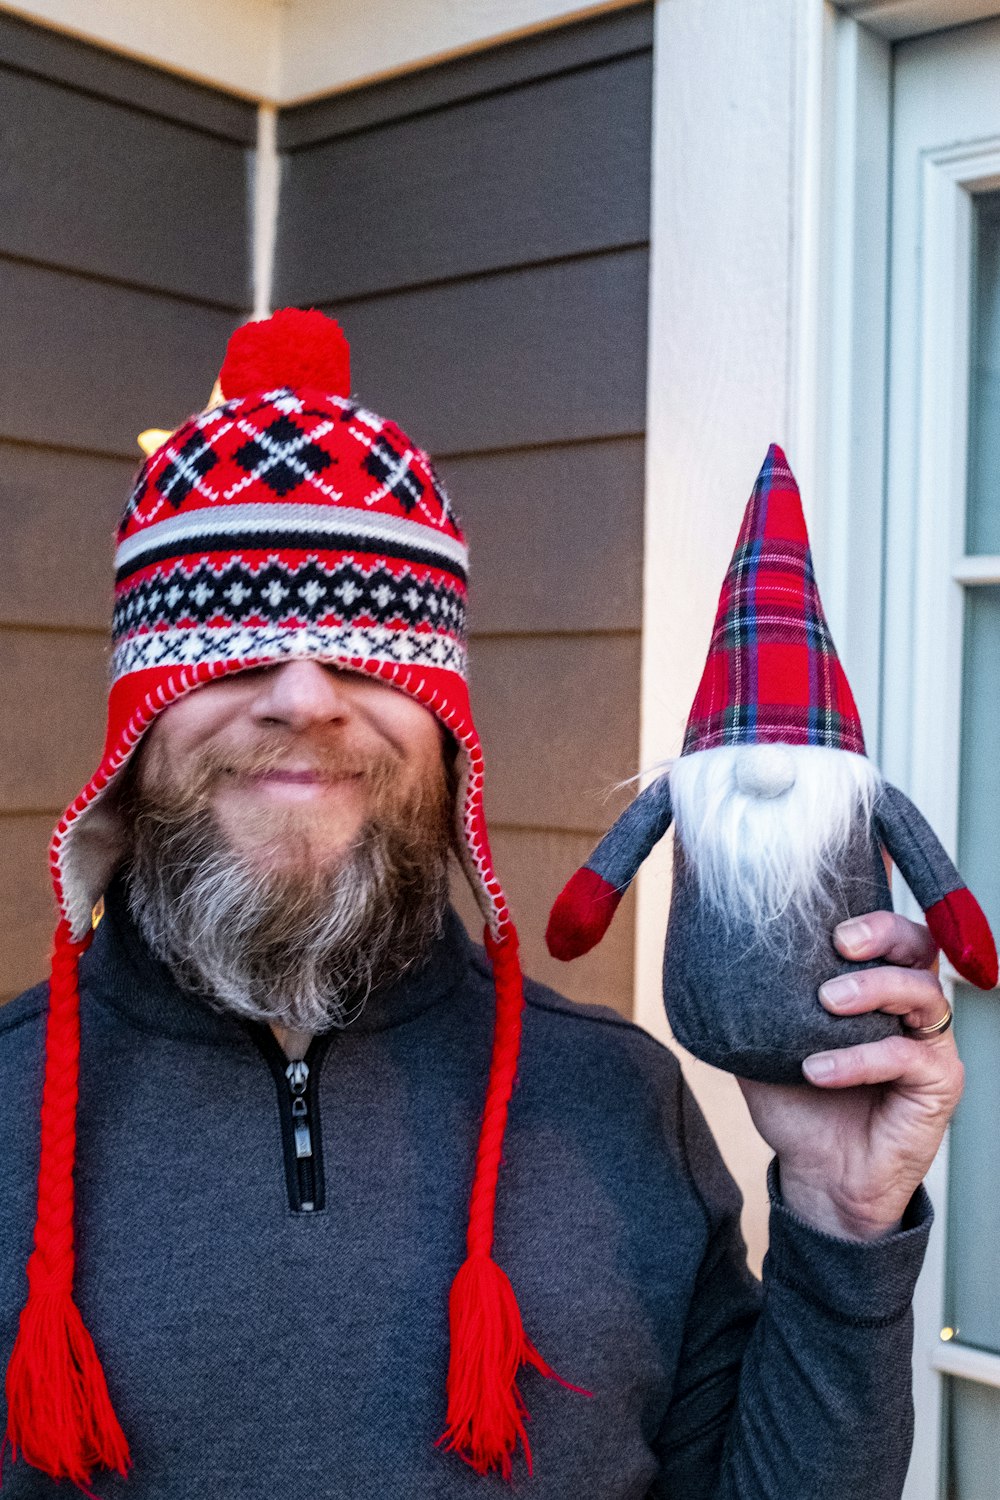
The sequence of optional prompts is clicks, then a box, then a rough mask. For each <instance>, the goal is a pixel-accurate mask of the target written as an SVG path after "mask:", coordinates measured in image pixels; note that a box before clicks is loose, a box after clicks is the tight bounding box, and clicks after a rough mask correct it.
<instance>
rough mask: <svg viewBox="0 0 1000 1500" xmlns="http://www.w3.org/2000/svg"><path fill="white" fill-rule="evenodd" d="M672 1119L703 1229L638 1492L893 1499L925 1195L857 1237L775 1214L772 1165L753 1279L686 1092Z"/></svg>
mask: <svg viewBox="0 0 1000 1500" xmlns="http://www.w3.org/2000/svg"><path fill="white" fill-rule="evenodd" d="M684 1113H685V1117H686V1119H687V1122H688V1123H687V1136H688V1142H689V1155H690V1159H691V1163H692V1176H693V1178H694V1181H695V1182H696V1184H697V1186H698V1191H699V1194H700V1196H701V1198H702V1202H703V1204H704V1209H705V1213H706V1215H707V1218H708V1222H709V1227H710V1238H709V1245H708V1250H707V1253H706V1255H705V1258H704V1261H703V1264H702V1269H701V1273H700V1276H699V1279H698V1283H697V1286H696V1289H695V1295H694V1297H693V1298H692V1303H691V1308H690V1314H689V1319H688V1327H687V1332H686V1337H685V1343H684V1350H683V1354H682V1360H681V1367H680V1369H679V1371H678V1376H677V1381H676V1384H675V1390H674V1397H673V1401H672V1403H671V1407H670V1410H669V1411H668V1413H667V1417H666V1420H665V1421H664V1423H663V1425H662V1428H661V1433H660V1440H659V1445H658V1458H659V1462H660V1475H659V1479H658V1481H657V1484H656V1486H655V1487H654V1488H653V1490H652V1491H651V1493H650V1500H669V1497H675V1500H676V1497H678V1496H681V1495H683V1496H684V1500H790V1497H794V1500H899V1497H900V1495H901V1494H902V1490H903V1483H904V1480H905V1477H906V1469H907V1465H908V1463H909V1455H910V1448H911V1444H912V1434H913V1404H912V1395H911V1377H910V1360H911V1354H912V1341H913V1319H912V1312H911V1301H912V1297H913V1288H914V1285H915V1283H916V1279H917V1275H918V1273H919V1270H920V1267H921V1264H922V1262H923V1257H924V1251H925V1249H926V1245H927V1236H928V1233H929V1231H930V1224H931V1218H932V1212H931V1208H930V1201H929V1199H928V1198H927V1195H926V1193H925V1192H924V1190H923V1188H921V1189H919V1190H918V1192H917V1194H916V1195H915V1196H914V1198H913V1200H912V1202H911V1204H910V1207H909V1209H908V1212H907V1217H906V1219H905V1220H904V1227H903V1229H902V1230H900V1231H899V1233H897V1234H894V1235H891V1236H890V1237H889V1238H887V1239H885V1240H880V1241H878V1242H877V1243H874V1244H854V1243H851V1242H849V1241H846V1240H839V1239H835V1238H834V1237H833V1236H831V1235H827V1234H824V1233H822V1232H820V1231H819V1230H815V1229H813V1228H811V1227H810V1226H809V1225H807V1224H805V1223H803V1222H802V1220H800V1219H798V1218H797V1217H796V1216H795V1215H794V1214H793V1213H792V1212H791V1211H790V1210H789V1209H787V1208H786V1207H785V1206H784V1204H783V1203H782V1201H781V1196H780V1185H779V1180H778V1172H777V1167H776V1165H775V1164H774V1163H772V1166H771V1169H770V1171H769V1174H768V1188H769V1192H770V1197H771V1224H770V1249H769V1251H768V1254H767V1257H766V1259H765V1261H764V1279H763V1286H762V1287H758V1286H757V1283H756V1282H754V1281H753V1278H751V1277H750V1276H749V1273H748V1272H747V1271H746V1268H745V1266H744V1265H743V1263H742V1256H743V1240H742V1236H741V1234H740V1229H739V1208H740V1199H739V1193H738V1192H737V1190H736V1188H735V1187H734V1185H733V1183H732V1181H731V1179H730V1178H729V1177H728V1174H727V1173H726V1171H725V1168H724V1167H723V1166H722V1163H721V1161H720V1160H719V1158H718V1152H717V1150H716V1149H715V1146H714V1143H713V1142H712V1141H711V1137H710V1136H709V1135H708V1131H707V1127H706V1126H705V1125H704V1122H703V1121H702V1120H701V1117H700V1115H699V1114H698V1111H697V1106H695V1105H693V1103H691V1102H690V1101H687V1102H686V1103H685V1106H684Z"/></svg>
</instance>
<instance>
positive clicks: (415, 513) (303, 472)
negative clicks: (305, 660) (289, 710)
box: [112, 389, 467, 678]
mask: <svg viewBox="0 0 1000 1500" xmlns="http://www.w3.org/2000/svg"><path fill="white" fill-rule="evenodd" d="M466 571H467V554H466V548H465V543H464V540H463V539H462V536H461V533H460V531H459V529H458V525H457V522H456V520H455V517H454V515H453V513H452V510H451V507H450V505H449V503H448V498H447V495H446V494H445V492H444V489H443V487H442V486H441V484H440V482H439V480H438V479H437V476H436V475H435V473H434V471H433V468H432V466H431V464H430V460H429V459H428V458H427V456H426V455H425V454H423V453H421V452H420V451H419V450H418V449H416V448H414V447H413V445H412V444H410V442H409V440H408V439H407V438H406V437H405V436H404V435H403V433H402V432H400V430H399V428H398V427H396V426H395V425H394V424H392V423H389V422H385V421H383V420H382V419H381V418H380V417H376V416H375V415H374V414H373V413H371V412H368V411H365V410H364V409H363V408H362V407H359V406H358V405H357V404H356V403H354V402H351V401H349V400H347V399H346V398H343V397H337V396H322V395H320V394H319V393H310V397H309V399H308V400H306V399H304V398H303V397H302V396H301V395H298V394H296V393H295V392H294V391H291V390H288V389H279V390H276V391H272V392H269V393H268V394H267V395H265V396H264V397H263V398H260V397H257V396H250V397H238V398H236V399H233V400H230V401H227V402H225V403H224V404H223V405H221V406H217V407H215V408H214V409H213V410H211V411H209V412H205V413H203V414H202V415H201V416H198V417H194V418H192V419H191V421H190V422H188V423H186V424H185V425H184V426H183V427H181V428H180V429H179V430H178V432H176V433H175V434H174V435H173V436H172V437H171V438H170V439H168V441H167V442H166V443H164V444H163V446H162V447H161V448H160V449H158V450H157V452H155V453H154V454H153V455H152V456H151V458H149V459H148V460H147V462H146V464H145V465H144V466H143V469H142V471H141V473H140V475H139V479H138V482H137V484H136V486H135V489H134V491H133V494H132V497H131V499H130V501H129V504H128V506H127V508H126V512H125V516H124V518H123V520H122V524H121V527H120V529H119V534H118V551H117V555H116V599H115V614H114V622H113V627H112V635H113V640H114V657H113V662H112V677H113V678H117V677H119V676H121V675H123V674H124V673H127V672H132V671H136V670H140V669H142V668H145V667H163V666H166V667H177V666H191V665H194V664H195V663H198V662H210V661H233V660H238V659H245V658H246V657H248V656H259V655H260V654H261V653H262V652H266V651H267V650H269V649H274V650H275V651H276V654H278V655H281V656H283V655H290V654H309V655H320V654H324V653H325V654H327V655H329V656H330V657H331V658H337V657H349V658H357V657H361V658H364V659H366V660H369V661H379V662H398V663H401V664H406V665H409V664H410V663H418V664H423V665H426V666H436V667H443V668H445V669H448V670H451V671H456V672H459V673H461V674H463V675H464V671H465V653H466V640H465V583H466ZM296 631H299V632H302V635H301V636H300V637H299V639H298V644H297V646H296V644H295V641H296V637H295V635H294V632H296Z"/></svg>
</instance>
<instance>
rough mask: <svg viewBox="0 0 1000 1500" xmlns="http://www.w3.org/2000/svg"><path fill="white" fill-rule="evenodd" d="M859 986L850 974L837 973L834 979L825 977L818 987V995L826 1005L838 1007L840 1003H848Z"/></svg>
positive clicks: (856, 992)
mask: <svg viewBox="0 0 1000 1500" xmlns="http://www.w3.org/2000/svg"><path fill="white" fill-rule="evenodd" d="M860 989H861V986H860V985H859V984H858V981H857V980H856V979H852V978H851V976H850V974H838V976H837V978H836V979H827V980H825V981H824V983H823V984H821V985H820V987H819V992H820V996H821V997H822V999H824V1000H825V1001H826V1002H827V1004H828V1005H832V1006H834V1007H835V1008H836V1009H839V1008H840V1006H842V1005H849V1004H850V1002H851V1001H852V1000H853V999H854V997H855V995H856V994H858V992H859V990H860Z"/></svg>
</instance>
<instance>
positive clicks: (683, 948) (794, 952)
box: [586, 774, 963, 1083]
mask: <svg viewBox="0 0 1000 1500" xmlns="http://www.w3.org/2000/svg"><path fill="white" fill-rule="evenodd" d="M671 821H672V807H671V799H670V776H669V774H667V775H664V776H661V777H660V778H659V779H658V780H657V781H654V782H653V783H652V784H651V785H650V786H649V787H647V788H646V790H645V791H644V792H642V793H641V794H640V795H639V796H638V797H637V798H636V799H635V801H634V802H633V803H632V805H631V807H629V808H627V809H626V811H625V812H624V813H623V814H622V816H621V818H620V819H619V820H618V822H617V823H616V824H615V826H614V827H613V828H612V829H611V831H610V833H608V834H607V835H606V837H605V838H604V839H603V840H602V841H601V843H600V844H598V846H597V848H596V849H595V850H594V852H593V854H592V855H591V857H590V859H588V861H587V865H586V868H587V869H588V870H591V871H592V872H593V873H594V874H595V875H597V876H598V877H600V879H601V880H602V881H605V882H607V885H608V886H609V887H612V888H613V889H614V890H615V892H622V891H624V890H625V889H627V887H628V885H629V884H630V883H631V881H632V879H633V877H634V875H635V874H636V871H637V870H638V868H639V865H640V864H641V863H642V861H643V860H644V859H645V858H646V856H647V855H648V854H649V852H650V850H651V849H652V848H653V846H654V844H656V843H657V842H658V841H659V839H661V838H662V837H663V835H664V834H665V833H666V831H667V829H668V828H669V826H670V823H671ZM880 842H881V843H883V844H884V845H885V846H886V848H887V849H888V850H889V852H890V854H891V855H892V857H893V859H894V860H895V862H896V864H897V865H898V866H899V868H900V870H901V871H902V872H903V874H904V876H905V878H906V881H907V884H908V885H909V886H910V888H911V890H913V893H914V895H915V896H916V897H917V899H918V900H919V901H920V903H921V905H922V906H924V908H925V909H926V908H928V907H930V906H933V905H934V904H935V903H937V902H938V901H939V900H940V899H941V898H942V897H944V896H945V895H946V894H947V893H948V892H950V891H953V890H955V889H956V888H960V887H961V886H962V885H963V882H962V878H961V876H960V875H959V873H958V871H957V870H956V869H955V866H954V865H953V864H952V862H951V860H950V859H949V858H948V856H947V854H946V853H945V851H944V849H943V848H942V847H941V845H940V843H939V842H938V839H937V837H936V835H935V834H934V832H933V830H932V829H931V828H930V826H929V825H928V823H927V821H926V819H925V818H924V817H923V816H922V814H921V813H920V812H919V811H918V810H917V808H916V807H914V805H913V803H912V802H911V801H910V800H909V798H907V797H905V796H904V795H903V793H902V792H900V791H899V790H898V789H897V788H896V787H894V786H892V785H890V784H889V783H888V782H883V783H882V784H881V787H880V790H879V793H878V796H877V800H876V803H875V808H874V813H873V818H872V823H871V826H870V827H867V826H865V825H863V824H862V823H861V822H860V821H859V823H858V825H857V828H856V830H855V833H854V836H853V837H852V840H851V842H850V843H849V845H848V847H847V849H846V850H845V851H844V853H843V855H842V857H841V860H840V861H839V865H840V869H839V871H838V874H837V877H836V879H835V880H833V881H831V882H830V883H829V884H828V886H827V893H828V896H829V905H828V908H827V910H826V911H822V910H821V911H820V912H819V913H818V914H817V916H815V917H813V919H812V920H811V921H809V922H807V921H806V919H805V918H803V917H800V916H798V914H796V913H793V912H789V913H788V914H787V915H786V916H785V917H784V918H783V919H782V921H781V922H780V924H777V925H776V926H771V927H768V928H767V930H766V931H765V932H762V931H761V929H760V928H758V927H757V926H756V925H755V924H754V923H752V922H751V921H749V920H747V919H741V918H740V917H739V916H738V915H737V916H731V917H727V918H726V919H725V920H723V919H721V918H720V915H719V913H718V912H717V911H716V909H715V908H714V907H713V906H712V905H711V904H710V903H709V902H707V901H705V900H703V899H702V896H701V892H700V890H699V885H698V879H697V875H696V874H695V871H694V869H693V866H692V865H691V863H690V861H689V860H688V858H687V856H686V854H685V851H684V846H683V844H682V842H681V839H680V837H679V836H677V837H676V839H675V844H674V879H673V894H672V898H671V904H670V920H669V924H668V928H667V944H666V951H665V953H664V958H663V998H664V1002H665V1004H666V1008H667V1017H668V1019H669V1021H670V1025H671V1028H672V1030H673V1033H674V1035H675V1036H676V1038H677V1040H678V1041H679V1042H680V1043H681V1045H682V1046H683V1047H686V1048H687V1050H688V1051H689V1052H692V1053H693V1054H694V1056H695V1057H699V1058H701V1059H702V1060H703V1061H704V1062H707V1063H712V1064H713V1066H715V1067H717V1068H723V1069H725V1071H726V1072H729V1073H736V1074H737V1075H739V1076H740V1077H742V1078H755V1079H759V1080H760V1081H761V1082H763V1083H802V1082H803V1081H804V1080H803V1075H802V1063H803V1061H804V1060H805V1058H807V1057H808V1056H809V1055H810V1053H813V1052H824V1051H828V1050H832V1049H833V1048H836V1047H849V1046H853V1045H855V1044H857V1043H860V1042H877V1041H881V1040H882V1038H883V1037H887V1036H894V1035H897V1034H899V1033H900V1032H901V1030H902V1028H901V1026H900V1023H899V1021H898V1020H897V1019H896V1018H895V1017H894V1016H890V1015H887V1014H886V1013H885V1012H882V1011H874V1012H869V1013H867V1014H865V1015H858V1016H834V1015H831V1014H830V1013H829V1011H827V1010H825V1009H824V1007H823V1005H822V1004H821V1003H820V1000H819V998H818V994H817V991H818V990H819V987H820V985H821V984H822V983H823V982H824V980H827V979H832V978H834V976H835V975H837V974H849V973H851V972H852V971H853V970H855V969H870V968H874V967H876V966H877V965H878V964H881V963H882V962H883V960H881V959H876V960H872V961H870V962H866V963H852V962H851V961H850V960H848V959H845V958H843V957H842V956H841V954H840V953H838V952H837V950H836V949H835V948H834V946H833V929H834V928H835V927H836V926H837V924H838V923H839V922H843V921H846V920H847V919H848V918H849V917H857V916H863V915H864V914H865V913H867V912H872V911H891V910H892V896H891V894H890V891H889V881H888V878H887V876H886V870H885V863H884V861H883V858H882V852H881V849H880V847H879V844H880Z"/></svg>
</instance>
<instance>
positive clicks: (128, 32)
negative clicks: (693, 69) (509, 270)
mask: <svg viewBox="0 0 1000 1500" xmlns="http://www.w3.org/2000/svg"><path fill="white" fill-rule="evenodd" d="M629 3H632V0H598V3H593V0H591V3H589V4H588V3H586V0H582V3H581V0H406V3H405V4H400V3H399V0H336V3H333V0H211V3H210V4H205V3H204V0H155V3H153V0H127V3H125V0H31V3H30V4H20V5H18V4H13V5H8V4H4V5H0V10H6V11H10V12H12V13H13V14H15V15H19V16H24V17H25V18H27V19H28V20H33V21H38V22H40V23H41V24H42V25H46V26H52V27H54V28H55V29H56V30H59V31H63V32H67V33H69V34H70V35H71V36H77V37H82V38H83V39H84V40H86V41H91V42H97V43H99V44H100V45H102V46H105V47H111V48H113V49H114V50H115V51H118V52H123V53H125V54H126V55H128V56H130V57H136V58H140V59H141V60H142V61H144V62H151V63H156V64H158V65H159V66H160V67H164V68H169V69H171V70H173V71H174V72H177V73H182V74H184V75H185V76H187V77H189V78H195V79H198V80H200V81H201V82H203V83H210V84H213V85H215V86H217V87H219V88H225V89H230V90H232V92H234V93H237V94H243V95H245V96H246V97H247V98H251V99H257V100H262V101H269V102H271V103H276V104H290V103H298V102H300V101H301V100H303V99H309V98H313V97H315V96H317V95H321V94H328V93H332V92H334V91H335V90H337V89H343V88H348V87H351V86H352V85H354V84H357V83H362V82H368V81H370V80H371V79H374V78H380V77H386V76H389V75H391V74H393V73H398V72H403V71H405V70H407V69H409V68H413V67H417V66H420V65H421V64H424V63H430V62H434V61H437V60H439V59H440V58H443V57H454V56H457V55H460V54H461V53H463V52H469V51H473V50H475V49H477V48H479V47H482V46H487V45H489V44H490V43H491V42H495V41H500V40H502V39H504V38H507V37H511V36H517V35H520V34H525V33H528V32H531V31H536V30H540V29H543V28H545V27H547V26H550V25H553V24H555V23H557V22H561V21H568V20H570V19H573V18H576V17H582V16H588V15H596V14H598V13H599V12H601V11H607V10H617V9H621V8H622V7H623V5H626V4H629Z"/></svg>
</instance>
